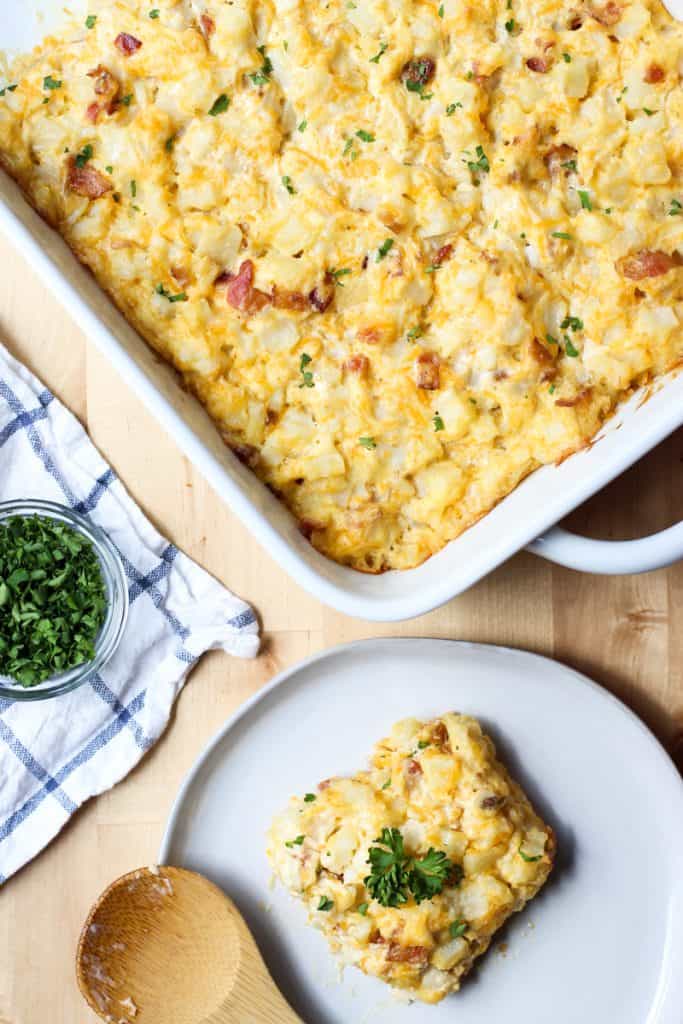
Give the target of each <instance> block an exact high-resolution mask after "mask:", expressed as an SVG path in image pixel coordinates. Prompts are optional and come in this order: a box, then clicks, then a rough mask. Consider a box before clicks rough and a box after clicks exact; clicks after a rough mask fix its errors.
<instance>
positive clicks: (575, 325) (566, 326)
mask: <svg viewBox="0 0 683 1024" xmlns="http://www.w3.org/2000/svg"><path fill="white" fill-rule="evenodd" d="M560 327H561V329H562V330H563V331H566V330H570V331H582V330H583V320H580V319H579V317H578V316H566V317H565V318H564V320H563V321H562V323H561V324H560Z"/></svg>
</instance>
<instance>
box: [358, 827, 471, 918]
mask: <svg viewBox="0 0 683 1024" xmlns="http://www.w3.org/2000/svg"><path fill="white" fill-rule="evenodd" d="M368 864H369V865H370V868H371V870H370V874H369V875H368V876H367V878H365V880H364V881H365V885H366V886H367V889H368V892H369V893H370V895H371V896H372V897H373V899H376V900H377V902H378V903H380V904H381V905H382V906H383V907H400V906H402V905H403V904H404V903H407V902H408V900H409V899H410V897H411V896H412V897H413V899H414V900H415V902H416V903H421V902H422V901H423V900H428V899H431V898H432V896H436V895H438V893H440V892H441V890H442V889H443V887H444V885H445V884H446V882H447V881H449V880H451V879H452V880H453V884H457V883H458V882H459V881H460V878H461V877H462V873H461V871H460V870H459V869H458V868H457V867H456V865H455V864H453V863H452V862H451V861H450V860H449V859H448V857H447V856H446V854H445V853H443V852H442V851H440V850H435V849H434V848H433V847H430V848H429V850H428V851H427V853H426V854H425V856H424V857H420V858H416V857H409V856H408V855H407V854H406V852H405V849H404V846H403V836H402V835H401V833H400V832H399V830H398V829H397V828H383V829H382V834H381V835H380V836H379V837H378V838H377V839H375V841H374V843H373V844H372V846H371V847H370V849H369V851H368Z"/></svg>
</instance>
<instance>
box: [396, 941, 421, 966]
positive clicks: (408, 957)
mask: <svg viewBox="0 0 683 1024" xmlns="http://www.w3.org/2000/svg"><path fill="white" fill-rule="evenodd" d="M387 960H390V961H391V962H392V963H396V964H413V965H414V966H415V967H426V966H427V964H428V963H429V950H428V949H427V947H426V946H402V945H401V943H400V942H390V943H389V948H388V950H387Z"/></svg>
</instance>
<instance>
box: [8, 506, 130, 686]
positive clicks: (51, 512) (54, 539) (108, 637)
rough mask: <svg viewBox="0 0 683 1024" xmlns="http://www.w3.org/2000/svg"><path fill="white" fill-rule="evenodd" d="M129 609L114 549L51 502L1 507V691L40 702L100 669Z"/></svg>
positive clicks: (77, 517)
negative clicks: (39, 700)
mask: <svg viewBox="0 0 683 1024" xmlns="http://www.w3.org/2000/svg"><path fill="white" fill-rule="evenodd" d="M127 611H128V595H127V588H126V582H125V576H124V572H123V568H122V565H121V560H120V558H119V556H118V553H117V551H116V548H115V547H114V545H113V544H112V543H111V541H110V540H109V539H108V538H107V537H106V536H105V535H104V534H103V533H102V532H101V531H100V530H99V529H97V528H96V527H94V526H93V525H92V524H91V523H90V522H89V521H88V520H87V519H86V518H85V517H83V516H81V515H78V514H77V513H75V512H73V511H72V510H71V509H68V508H64V507H62V506H60V505H55V504H53V503H51V502H41V501H26V502H7V503H4V504H0V695H1V696H4V697H10V698H11V699H20V700H21V699H29V700H31V699H43V698H46V697H52V696H57V695H58V694H60V693H66V692H68V691H70V690H72V689H74V688H75V687H76V686H78V685H79V684H80V683H81V682H84V681H85V680H86V679H87V678H88V677H89V676H91V675H92V674H93V673H94V672H97V671H99V670H100V669H101V668H102V666H103V665H104V664H105V662H106V661H108V660H109V658H110V657H111V655H112V654H113V652H114V650H115V649H116V647H117V646H118V643H119V641H120V638H121V635H122V633H123V628H124V625H125V620H126V616H127Z"/></svg>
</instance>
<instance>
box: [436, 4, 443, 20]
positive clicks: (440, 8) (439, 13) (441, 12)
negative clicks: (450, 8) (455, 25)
mask: <svg viewBox="0 0 683 1024" xmlns="http://www.w3.org/2000/svg"><path fill="white" fill-rule="evenodd" d="M444 13H445V12H444V7H443V4H441V6H440V7H439V10H438V11H437V14H438V15H439V17H440V18H443V16H444Z"/></svg>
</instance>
